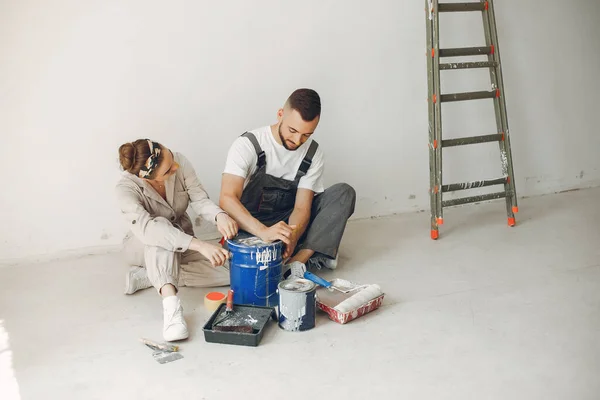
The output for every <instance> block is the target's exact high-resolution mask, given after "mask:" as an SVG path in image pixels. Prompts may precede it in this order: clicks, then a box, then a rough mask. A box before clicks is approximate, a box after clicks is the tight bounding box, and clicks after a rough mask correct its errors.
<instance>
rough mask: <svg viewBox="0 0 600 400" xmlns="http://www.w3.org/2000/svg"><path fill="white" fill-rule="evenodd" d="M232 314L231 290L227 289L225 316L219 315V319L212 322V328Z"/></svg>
mask: <svg viewBox="0 0 600 400" xmlns="http://www.w3.org/2000/svg"><path fill="white" fill-rule="evenodd" d="M232 316H233V290H231V289H229V292H228V293H227V304H226V305H225V316H224V317H221V319H220V320H219V321H218V322H214V323H213V330H214V327H215V326H217V325H219V324H221V323H222V322H223V321H226V320H228V319H229V318H231V317H232Z"/></svg>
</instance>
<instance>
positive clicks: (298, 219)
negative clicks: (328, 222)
mask: <svg viewBox="0 0 600 400" xmlns="http://www.w3.org/2000/svg"><path fill="white" fill-rule="evenodd" d="M314 196H315V192H313V191H312V190H309V189H298V191H297V192H296V203H295V204H294V211H292V215H291V216H290V225H292V226H296V229H294V235H293V236H292V242H291V244H290V245H289V246H287V247H286V249H285V254H284V255H283V256H284V258H287V257H291V255H292V253H293V252H294V249H295V247H296V244H297V243H298V240H300V238H301V237H302V235H303V234H304V232H305V231H306V228H307V227H308V222H309V221H310V210H311V208H312V202H313V198H314Z"/></svg>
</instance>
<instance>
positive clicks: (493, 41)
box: [481, 0, 516, 221]
mask: <svg viewBox="0 0 600 400" xmlns="http://www.w3.org/2000/svg"><path fill="white" fill-rule="evenodd" d="M481 1H482V2H483V1H488V11H487V12H484V13H482V18H483V27H484V34H485V41H486V44H487V45H488V46H492V45H493V46H494V48H495V51H494V53H493V54H490V55H488V61H490V62H497V63H498V67H496V68H490V81H491V82H492V88H493V89H496V90H499V91H500V96H498V98H496V99H495V100H494V112H495V115H496V126H497V129H498V132H499V133H504V134H505V140H504V141H501V142H498V143H499V148H500V162H501V166H502V174H503V175H504V176H509V177H510V176H513V174H512V170H511V168H510V166H511V164H512V157H510V154H509V153H510V146H509V145H508V144H507V143H508V141H507V136H508V135H507V130H508V129H507V125H506V123H507V118H506V109H505V107H504V98H505V96H504V95H505V93H504V84H503V81H502V76H501V73H502V68H501V67H500V65H501V64H500V58H499V55H500V51H499V46H498V38H497V35H496V34H495V29H496V28H495V21H494V20H495V16H494V14H493V10H494V5H493V1H490V0H481ZM509 157H510V159H509ZM513 185H514V179H508V180H507V182H506V184H505V185H504V190H505V191H506V193H509V192H512V193H514V190H513ZM513 197H516V196H506V213H507V215H508V219H509V221H514V218H515V216H514V211H515V210H516V208H513V206H515V207H516V205H514V203H513Z"/></svg>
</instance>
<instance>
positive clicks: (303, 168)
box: [300, 159, 312, 175]
mask: <svg viewBox="0 0 600 400" xmlns="http://www.w3.org/2000/svg"><path fill="white" fill-rule="evenodd" d="M311 165H312V160H307V159H303V160H302V163H301V164H300V172H301V173H302V175H306V173H307V172H308V169H309V168H310V166H311Z"/></svg>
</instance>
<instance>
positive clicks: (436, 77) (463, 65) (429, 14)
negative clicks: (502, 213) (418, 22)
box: [425, 0, 519, 240]
mask: <svg viewBox="0 0 600 400" xmlns="http://www.w3.org/2000/svg"><path fill="white" fill-rule="evenodd" d="M425 11H426V12H425V15H426V22H427V81H428V88H429V93H428V103H429V172H430V201H431V238H432V239H434V240H435V239H437V238H438V237H439V226H440V225H442V224H443V223H444V214H443V209H444V207H450V206H456V205H460V204H467V203H474V202H480V201H486V200H493V199H500V198H505V199H506V211H507V214H508V225H509V226H514V225H515V213H517V212H518V210H519V209H518V205H517V194H516V189H515V181H514V174H513V165H512V156H511V151H510V137H509V133H508V119H507V117H506V103H505V99H504V84H503V81H502V68H501V64H500V52H499V49H498V33H497V31H496V21H495V16H494V6H493V1H492V0H481V1H478V2H468V3H439V2H438V0H425ZM443 12H481V13H482V16H483V27H484V31H485V42H486V45H485V46H482V47H465V48H449V49H440V47H439V38H440V35H439V34H440V32H439V14H440V13H443ZM479 55H487V61H476V62H452V63H440V59H442V58H445V57H461V56H479ZM468 68H488V69H489V71H490V80H491V90H486V91H478V92H468V93H449V94H442V93H440V71H441V70H450V71H451V70H457V69H468ZM450 73H451V72H450ZM479 99H493V101H494V109H495V114H496V131H497V133H495V134H489V135H482V136H474V137H463V138H458V139H443V138H442V104H443V103H447V102H454V101H467V100H479ZM488 142H498V144H499V145H500V161H501V163H502V177H500V178H497V179H489V180H481V181H474V182H465V183H452V184H446V185H445V184H443V183H442V182H443V181H442V149H444V148H447V147H454V146H465V145H471V144H478V143H488ZM492 185H503V186H504V190H503V191H501V192H497V193H491V194H484V195H479V196H470V197H463V198H458V199H451V200H444V199H443V197H442V196H443V194H444V193H447V192H452V191H457V190H468V189H474V188H481V187H485V186H492Z"/></svg>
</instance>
